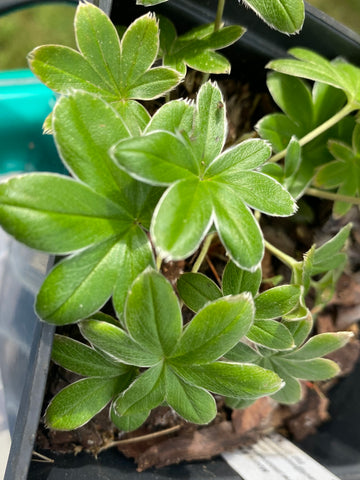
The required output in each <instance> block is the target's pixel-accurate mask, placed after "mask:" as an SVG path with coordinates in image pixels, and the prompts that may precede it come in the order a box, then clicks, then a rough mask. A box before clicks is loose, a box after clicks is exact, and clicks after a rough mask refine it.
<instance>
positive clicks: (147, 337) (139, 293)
mask: <svg viewBox="0 0 360 480" xmlns="http://www.w3.org/2000/svg"><path fill="white" fill-rule="evenodd" d="M145 3H146V2H145ZM148 3H150V4H152V5H154V4H156V3H159V2H157V1H153V2H148ZM246 3H247V4H249V5H250V6H251V7H252V8H253V9H255V11H256V12H257V13H258V14H259V15H260V16H261V17H262V18H263V20H265V21H266V22H267V23H269V24H271V25H272V26H273V27H275V28H276V29H278V30H280V31H283V32H288V33H295V32H296V31H298V30H299V29H300V28H301V26H302V22H303V19H304V5H303V2H302V1H299V2H292V4H291V5H290V6H289V2H286V1H283V2H281V5H282V7H284V6H286V7H289V8H290V10H286V9H285V10H283V9H280V10H278V11H276V14H275V15H273V12H274V11H273V10H268V8H267V6H266V5H265V4H263V3H262V2H253V1H251V2H246ZM170 4H171V2H170V3H169V5H170ZM223 7H224V5H223V2H219V5H218V10H217V15H216V20H215V23H211V24H206V25H202V26H200V27H197V28H195V29H192V30H190V32H187V33H184V34H180V33H177V31H176V28H175V26H174V24H173V23H172V22H171V21H170V19H169V18H167V17H165V16H163V15H161V13H159V12H158V16H157V17H155V16H154V15H153V14H149V13H144V12H142V14H141V15H139V16H136V17H135V20H133V21H132V23H131V24H130V25H129V26H127V27H126V28H125V29H119V30H118V31H116V29H115V27H114V26H113V25H112V24H111V22H110V21H109V19H108V18H107V17H106V15H105V14H103V13H102V12H101V10H99V9H98V8H96V7H95V6H93V5H91V4H80V5H79V7H78V9H77V14H76V20H75V31H76V36H77V44H78V47H79V51H78V52H76V51H74V50H71V49H68V48H66V47H59V46H45V47H39V48H38V49H35V51H34V52H32V54H31V55H30V65H31V68H32V69H33V71H34V72H35V73H36V74H37V75H38V76H39V78H41V80H42V81H43V82H44V83H45V84H46V85H47V86H49V87H50V88H52V89H53V90H54V91H56V92H58V93H60V94H61V97H60V99H59V100H58V102H57V104H56V106H55V108H54V111H53V113H52V114H51V115H50V116H49V117H48V118H47V120H46V122H45V128H46V130H47V131H48V132H50V133H52V134H53V135H54V138H55V142H56V145H57V148H58V152H59V154H60V156H61V158H62V160H63V162H64V164H65V166H66V167H67V169H68V171H69V172H70V173H71V177H70V176H69V177H66V176H59V175H53V174H30V175H24V176H20V177H18V178H14V179H11V180H9V182H7V183H6V184H4V185H1V186H0V222H1V224H2V226H3V227H4V228H5V230H7V231H8V232H9V233H11V234H12V235H14V236H15V238H17V239H18V240H20V241H22V242H24V243H26V244H27V245H29V246H30V247H32V248H36V249H39V250H43V251H47V252H49V253H52V254H55V255H62V256H64V258H63V259H61V260H60V261H58V262H57V263H56V264H55V266H54V267H53V268H52V270H51V271H50V273H49V275H48V276H47V278H46V279H45V281H44V283H43V285H42V287H41V288H40V291H39V293H38V295H37V299H36V311H37V313H38V315H39V316H40V318H41V319H42V320H45V321H46V322H48V323H50V324H52V325H57V326H58V327H61V326H64V325H68V324H78V325H79V327H80V332H81V335H82V336H83V338H84V339H85V340H86V342H87V343H84V342H83V341H78V339H74V338H71V337H68V336H64V335H57V336H56V337H55V341H54V346H53V354H52V355H53V359H54V360H55V362H57V363H59V364H60V365H62V366H63V367H65V368H66V369H68V370H70V371H73V372H75V373H77V374H80V375H82V376H83V377H85V378H83V379H81V380H78V381H76V382H74V383H73V384H71V385H70V386H68V387H66V388H64V389H63V390H61V391H60V392H59V393H58V394H57V395H56V396H55V397H54V399H53V400H52V401H51V403H50V404H49V406H48V408H47V411H46V414H45V419H46V423H47V425H49V426H50V427H52V428H54V429H57V430H72V429H76V428H78V427H80V426H81V425H83V424H85V423H87V422H88V421H89V420H90V419H91V418H92V417H93V416H94V415H96V414H97V413H98V412H99V411H101V410H102V409H103V408H104V407H105V406H106V405H107V404H109V403H110V404H111V407H110V415H111V419H112V421H113V423H114V424H115V425H116V426H117V427H118V428H119V429H121V430H123V431H131V430H135V429H137V428H139V427H140V426H141V425H142V424H143V423H144V421H146V419H147V418H148V416H149V413H150V411H151V410H152V409H154V408H156V407H158V406H160V405H163V404H165V405H167V406H170V407H171V408H172V409H173V410H174V411H175V412H176V413H177V414H178V415H179V416H180V417H182V418H183V419H184V420H185V421H187V422H191V423H195V424H207V423H209V422H211V421H212V420H213V419H214V418H215V416H216V414H217V409H216V403H215V400H214V394H215V395H220V396H221V397H222V398H225V401H226V404H227V405H228V406H229V407H231V408H235V409H239V408H244V407H246V406H249V405H251V404H252V403H253V402H254V401H255V400H256V399H257V398H260V397H263V396H269V395H270V396H272V398H273V399H275V400H276V401H278V402H280V403H282V404H290V403H294V402H297V401H299V400H300V398H301V395H302V389H301V383H300V381H299V379H301V380H311V381H318V380H325V379H328V378H330V377H333V376H334V375H336V374H337V373H338V371H339V369H338V367H337V365H336V364H335V363H334V362H333V361H331V360H329V359H325V358H322V357H323V356H324V355H327V354H329V353H330V352H332V351H334V350H336V349H338V348H340V347H342V346H344V345H345V344H346V343H347V342H348V341H349V339H350V337H351V336H352V333H351V332H336V333H322V334H319V335H315V336H312V337H311V338H309V334H310V331H311V330H312V328H313V314H312V311H313V312H316V311H318V310H319V309H320V308H321V307H322V306H323V305H324V304H326V302H328V301H329V300H330V297H329V295H328V292H329V291H331V290H333V289H334V286H335V283H336V280H337V278H338V277H339V275H340V273H341V272H342V270H343V268H344V265H345V261H346V255H345V253H344V248H345V245H346V242H347V240H348V238H349V235H350V231H351V224H347V225H345V226H343V228H341V230H340V231H339V232H338V233H337V234H336V235H334V236H333V237H331V238H330V239H329V240H328V241H327V242H325V243H323V244H322V245H321V246H319V245H316V244H313V245H312V246H310V248H309V249H308V251H307V252H302V253H303V256H300V257H298V258H294V257H292V256H290V255H289V254H288V253H285V252H284V251H282V250H281V249H279V248H278V247H277V246H275V245H274V244H272V243H270V242H269V241H268V240H265V238H264V234H263V228H264V226H265V225H266V220H265V219H264V214H265V215H271V216H275V217H290V216H293V215H294V214H295V212H296V210H297V202H299V201H300V199H301V198H302V196H303V195H304V194H305V193H306V194H312V195H316V196H320V195H321V196H323V197H324V198H331V199H334V200H335V203H334V214H335V215H337V216H342V215H344V214H345V213H346V212H347V211H348V206H349V205H350V206H351V205H352V204H358V203H359V200H358V190H357V185H354V184H353V182H351V179H352V178H353V177H354V172H355V173H356V171H357V170H356V168H357V167H356V162H355V165H354V161H353V159H354V158H356V156H357V154H358V144H359V142H358V137H359V135H360V133H359V128H358V127H357V126H356V122H355V120H354V118H353V116H351V114H352V113H354V112H356V111H357V110H358V108H359V100H358V97H359V92H358V91H357V86H356V79H357V78H358V76H359V74H360V71H359V70H358V69H357V68H356V67H355V66H353V65H351V64H349V63H347V62H345V61H343V60H341V61H340V60H338V61H336V62H333V63H331V62H330V61H328V60H326V59H325V58H324V57H321V56H319V54H316V53H314V52H311V51H309V50H307V49H303V48H298V49H297V50H293V51H292V53H293V55H294V56H295V58H296V59H285V60H276V61H273V62H272V63H270V65H269V67H270V68H272V69H273V70H274V71H275V72H276V73H273V74H271V76H270V77H269V80H268V85H269V89H270V91H271V93H272V95H273V97H274V99H275V101H276V102H277V103H278V105H279V107H280V108H281V109H282V110H283V111H284V113H283V114H279V113H276V114H271V115H269V116H266V117H264V118H263V119H262V120H260V121H259V122H258V125H257V130H258V132H259V135H260V137H262V138H249V139H246V140H243V139H238V138H237V139H235V140H232V145H230V146H229V145H226V146H225V142H226V140H227V124H226V102H225V100H224V96H223V93H222V92H221V90H220V88H219V86H218V85H217V83H216V82H215V81H209V80H206V78H203V83H202V85H201V86H200V88H199V91H198V92H197V95H196V99H195V100H193V101H191V102H190V101H188V100H184V99H173V98H171V96H170V95H171V94H170V92H171V91H172V90H173V89H174V88H175V87H176V86H177V85H179V84H180V83H181V82H182V80H183V78H184V76H185V74H186V72H187V69H188V68H189V67H191V68H193V69H197V70H199V71H200V72H202V73H203V74H204V76H206V75H207V74H212V73H217V74H220V73H221V74H224V73H228V71H229V70H230V63H229V61H228V60H227V59H226V58H225V57H223V56H222V55H220V54H219V53H217V52H216V50H217V49H219V48H223V47H225V46H228V45H230V44H233V43H234V42H235V41H237V40H238V38H239V37H240V36H241V35H242V34H243V33H244V31H243V29H242V27H239V26H237V25H231V26H227V27H223V26H222V13H223ZM129 10H130V11H131V8H130V9H129ZM165 10H166V9H165ZM185 10H186V9H185ZM119 34H120V36H121V41H120V40H119ZM134 52H136V53H137V55H134ZM158 58H161V59H162V63H161V64H160V65H157V66H155V67H154V66H153V63H154V62H155V61H156V60H157V59H158ZM319 65H320V66H321V68H319ZM284 74H286V75H284ZM289 75H290V76H289ZM298 77H302V78H306V79H310V80H312V81H315V86H314V87H313V92H312V95H311V93H310V87H308V86H307V84H306V83H305V82H304V81H303V80H299V79H298ZM294 91H296V92H297V101H296V100H295V99H294V98H293V96H292V94H293V92H294ZM164 95H165V96H166V97H167V101H166V102H165V103H163V104H161V105H160V107H159V105H154V103H151V104H150V106H149V108H150V109H155V108H154V107H156V109H155V110H156V111H155V113H153V114H152V115H150V114H149V112H148V110H147V109H146V108H145V107H144V103H143V102H149V101H153V100H154V99H157V98H160V97H163V96H164ZM329 99H332V103H331V104H329ZM140 101H141V102H140ZM146 105H149V104H148V103H147V104H146ZM329 139H331V143H330V144H329V150H330V151H328V150H327V149H326V144H327V142H328V140H329ZM349 139H350V140H351V143H350V144H349ZM240 140H242V141H240ZM270 142H271V144H270ZM320 142H321V143H320ZM270 145H271V146H270ZM271 147H272V148H271ZM272 150H273V155H272ZM331 154H333V155H334V157H335V159H333V158H332V157H331ZM314 158H316V163H315V164H314V161H313V160H314ZM333 171H336V172H337V174H336V175H335V176H334V175H333ZM334 177H335V178H334ZM339 179H340V180H341V179H343V181H340V182H339ZM314 182H316V185H317V186H320V187H322V190H320V189H319V188H317V189H316V190H314V187H313V186H312V184H313V183H314ZM337 187H340V190H342V191H340V192H338V193H334V192H333V190H334V189H337ZM327 189H330V190H331V192H330V193H329V192H327ZM260 212H261V213H260ZM216 238H217V239H218V241H219V244H220V247H218V248H220V249H222V248H223V251H222V250H219V251H221V252H222V253H221V256H222V258H223V259H225V260H223V264H222V265H221V266H219V268H218V270H216V269H215V271H214V272H213V275H214V278H210V276H208V275H204V273H200V272H199V269H200V267H201V264H202V262H203V260H204V258H205V257H206V255H207V253H208V251H209V248H210V247H211V244H212V243H213V242H214V241H215V239H216ZM265 248H266V249H267V251H269V252H270V253H271V254H272V255H274V257H275V258H277V260H279V261H281V262H282V263H283V264H284V265H285V266H286V267H287V268H288V270H287V272H288V273H287V274H286V276H287V279H286V280H285V281H283V282H282V284H280V285H276V284H275V280H274V279H273V280H272V283H271V282H270V287H271V288H266V289H264V288H261V289H260V286H261V284H262V283H263V280H268V279H266V278H265V279H264V278H263V276H262V273H261V267H260V265H261V262H262V259H263V256H264V251H265ZM193 255H195V259H194V258H193V259H192V261H190V260H189V259H190V258H191V257H192V256H193ZM180 262H181V263H180ZM184 262H185V263H184ZM174 264H175V265H177V267H178V274H177V275H176V278H175V280H176V282H173V283H175V285H173V284H171V278H170V276H169V274H168V273H167V272H168V271H169V268H170V266H172V265H174ZM179 270H185V271H181V272H179ZM216 282H218V283H216ZM174 286H176V292H177V295H178V296H177V295H176V293H175V291H174ZM259 289H260V290H259ZM310 291H311V293H312V302H313V304H312V307H311V308H312V311H311V310H310V307H309V305H308V301H309V292H310ZM178 297H179V298H180V301H179V298H178ZM110 298H111V299H112V310H113V314H112V315H109V314H108V313H105V312H104V311H103V309H102V307H103V306H104V305H105V304H107V302H108V301H109V299H110ZM180 302H181V303H180ZM182 307H183V308H182ZM182 312H183V313H184V312H187V317H186V319H183V318H182ZM190 312H193V313H192V314H191V313H190ZM79 400H80V401H79ZM9 475H10V474H9ZM9 478H11V477H9ZM16 478H19V477H16Z"/></svg>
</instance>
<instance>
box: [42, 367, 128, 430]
mask: <svg viewBox="0 0 360 480" xmlns="http://www.w3.org/2000/svg"><path fill="white" fill-rule="evenodd" d="M128 382H129V375H128V374H125V375H123V376H122V377H105V378H99V377H93V378H84V379H82V380H79V381H78V382H75V383H72V384H71V385H69V386H68V387H65V388H64V389H63V390H61V391H60V392H59V393H58V394H57V395H56V396H55V397H54V398H53V399H52V401H51V402H50V404H49V406H48V408H47V410H46V413H45V422H46V425H47V426H48V427H51V428H53V429H55V430H74V429H75V428H79V427H81V426H82V425H84V424H85V423H87V422H88V421H89V420H91V419H92V418H93V417H94V416H95V415H96V414H97V413H99V412H100V411H101V410H102V409H103V408H104V407H105V406H106V405H107V404H108V403H109V402H110V400H111V399H112V398H113V397H114V395H116V393H118V392H120V391H121V390H123V389H124V388H126V387H127V386H128Z"/></svg>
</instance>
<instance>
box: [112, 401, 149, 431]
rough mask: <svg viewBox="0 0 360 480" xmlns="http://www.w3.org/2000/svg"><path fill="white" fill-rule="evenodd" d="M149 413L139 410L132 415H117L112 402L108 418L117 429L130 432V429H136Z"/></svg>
mask: <svg viewBox="0 0 360 480" xmlns="http://www.w3.org/2000/svg"><path fill="white" fill-rule="evenodd" d="M149 413H150V412H139V413H136V414H134V415H119V414H118V413H117V412H116V410H115V408H114V404H112V405H111V410H110V419H111V421H112V422H113V423H114V424H115V426H116V427H117V428H118V429H119V430H123V431H124V432H130V431H131V430H136V429H137V428H139V427H141V425H142V424H143V423H144V422H145V420H146V419H147V417H148V416H149Z"/></svg>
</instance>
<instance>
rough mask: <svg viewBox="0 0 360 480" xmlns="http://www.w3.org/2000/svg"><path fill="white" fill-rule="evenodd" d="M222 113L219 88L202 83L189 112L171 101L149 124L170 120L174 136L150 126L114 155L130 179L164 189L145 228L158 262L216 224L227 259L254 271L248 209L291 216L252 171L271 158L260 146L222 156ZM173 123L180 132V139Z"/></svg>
mask: <svg viewBox="0 0 360 480" xmlns="http://www.w3.org/2000/svg"><path fill="white" fill-rule="evenodd" d="M224 110H225V106H224V105H223V101H222V96H221V93H220V91H219V89H218V87H217V85H216V84H212V83H206V84H204V85H203V86H202V87H201V89H200V91H199V94H198V99H197V104H196V109H195V111H194V109H193V106H192V105H191V106H189V105H188V104H187V103H185V104H183V105H182V106H181V104H180V102H179V101H177V102H171V103H170V104H169V105H168V106H167V107H164V109H163V110H162V111H161V113H159V114H158V118H157V119H156V120H154V125H156V126H157V127H159V126H161V127H162V128H166V126H165V123H166V121H167V119H169V124H170V129H171V130H172V132H174V131H175V132H177V133H175V134H174V133H170V132H165V131H161V130H160V131H159V130H156V131H152V128H153V126H152V125H151V124H150V127H149V130H150V133H149V134H147V135H145V136H143V137H141V138H139V139H127V140H123V141H122V142H120V143H119V144H117V145H116V146H115V148H114V149H113V151H112V155H113V158H114V160H115V162H116V163H117V164H119V165H120V166H121V168H124V169H125V170H126V171H127V172H128V173H129V174H130V175H132V176H133V177H135V178H139V179H141V180H143V181H144V182H147V183H149V184H155V185H170V186H169V189H168V190H167V191H166V192H165V194H164V195H163V196H162V198H161V200H160V202H159V204H158V206H157V208H156V210H155V214H154V216H153V219H152V225H151V229H150V231H151V234H152V237H153V240H154V243H155V246H156V247H157V250H158V252H159V253H160V255H161V256H162V257H163V258H168V259H181V258H185V257H187V256H189V255H191V254H192V253H193V252H194V251H195V250H196V249H197V248H198V246H199V245H200V243H201V241H202V239H203V238H204V237H205V235H206V233H207V231H208V229H209V228H210V226H211V223H212V221H213V220H214V221H215V227H216V229H217V231H218V233H219V236H220V238H221V240H222V242H223V244H224V246H225V248H226V249H227V251H228V252H229V255H230V257H231V259H232V260H233V261H234V262H235V263H236V265H237V266H239V267H242V268H244V269H246V270H255V269H256V268H257V266H258V264H259V263H260V261H261V259H262V256H263V252H264V244H263V243H264V242H263V238H262V233H261V230H260V228H259V226H258V224H257V222H256V221H255V219H254V217H253V215H252V213H251V212H250V211H249V208H248V206H250V207H253V208H256V209H257V210H260V211H263V212H266V213H269V214H271V215H291V214H292V213H294V211H295V210H296V206H295V203H294V200H293V199H292V197H291V196H290V194H289V193H288V192H287V191H286V190H285V189H284V188H283V187H282V186H281V185H280V184H279V183H278V182H276V181H275V180H273V179H272V178H271V177H269V176H267V175H264V174H262V173H261V172H258V171H252V170H254V169H257V168H258V167H259V166H261V165H263V164H264V162H266V160H267V159H268V157H269V156H270V147H269V146H268V145H267V144H266V143H265V142H263V141H260V140H249V141H247V142H243V143H241V144H240V145H238V146H236V147H233V148H231V149H229V150H227V151H225V152H224V153H222V154H221V153H220V151H221V149H222V146H223V144H224V138H225V130H226V128H225V111H224ZM191 111H194V123H192V122H191V119H190V112H191ZM176 122H178V123H179V125H180V126H181V127H182V128H184V129H185V130H184V131H183V132H182V133H183V134H180V133H179V132H178V129H177V127H176ZM193 125H194V129H193V128H192V127H193ZM207 164H209V165H208V166H207ZM254 192H257V194H256V195H255V193H254ZM259 192H261V193H259Z"/></svg>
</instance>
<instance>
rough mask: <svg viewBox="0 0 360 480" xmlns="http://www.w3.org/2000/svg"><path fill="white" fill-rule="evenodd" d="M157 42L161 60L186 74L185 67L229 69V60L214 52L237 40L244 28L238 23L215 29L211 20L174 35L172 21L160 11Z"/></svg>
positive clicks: (206, 69)
mask: <svg viewBox="0 0 360 480" xmlns="http://www.w3.org/2000/svg"><path fill="white" fill-rule="evenodd" d="M159 23H160V44H161V49H162V52H163V63H164V65H167V66H169V67H172V68H174V69H176V70H178V71H179V72H181V73H183V74H185V73H186V67H187V66H189V67H191V68H193V69H195V70H198V71H200V72H206V73H230V68H231V65H230V63H229V61H228V60H227V59H226V58H225V57H223V56H222V55H220V54H219V53H217V52H215V50H218V49H221V48H224V47H227V46H229V45H231V44H233V43H234V42H236V40H238V39H239V38H240V37H241V36H242V35H243V33H244V32H245V29H244V28H242V27H240V26H238V25H231V26H227V27H222V28H221V29H219V30H217V31H214V24H213V23H211V24H208V25H201V26H199V27H195V28H193V29H192V30H190V31H189V32H187V33H185V34H184V35H181V36H179V37H178V36H177V33H176V29H175V26H174V24H173V23H172V22H171V21H170V20H169V19H168V18H165V17H163V16H161V15H159Z"/></svg>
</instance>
